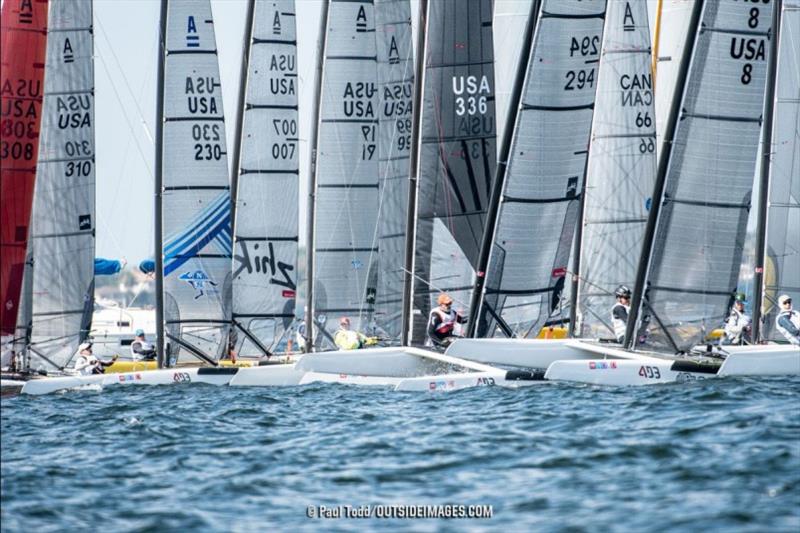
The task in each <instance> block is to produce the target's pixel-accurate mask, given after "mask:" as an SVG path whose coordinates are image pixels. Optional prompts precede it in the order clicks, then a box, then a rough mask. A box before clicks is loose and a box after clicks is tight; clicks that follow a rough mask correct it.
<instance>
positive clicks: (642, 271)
mask: <svg viewBox="0 0 800 533" xmlns="http://www.w3.org/2000/svg"><path fill="white" fill-rule="evenodd" d="M704 3H705V2H704V0H697V1H696V2H695V3H694V5H693V7H692V16H691V19H690V21H689V30H688V31H687V33H686V44H685V45H684V48H683V56H682V57H681V65H680V69H679V71H678V80H677V84H676V87H679V88H680V93H679V95H678V96H677V97H675V98H673V99H672V107H671V108H670V113H669V119H668V121H667V127H666V129H665V132H664V142H663V146H664V148H663V151H662V152H661V155H660V159H659V161H658V170H657V173H656V183H655V186H654V189H653V196H652V198H653V200H652V203H651V207H650V214H649V215H648V217H647V227H646V228H645V231H644V243H642V253H641V255H640V256H639V266H638V268H637V272H636V284H635V285H634V288H633V299H632V301H631V312H630V315H629V316H628V324H627V328H626V330H625V347H626V348H628V349H632V348H633V346H634V343H635V339H636V323H637V322H638V320H639V314H640V311H641V309H640V308H641V305H642V301H643V295H644V291H645V282H646V281H647V280H646V279H645V278H646V277H647V269H648V267H649V264H650V255H651V253H652V251H653V241H654V238H655V231H656V228H657V227H658V215H659V213H660V211H661V204H662V199H663V197H664V189H665V186H666V181H667V170H668V168H669V158H670V154H671V153H672V143H673V141H674V139H675V129H676V127H677V125H678V117H679V115H680V112H681V104H682V102H683V93H684V90H685V85H686V79H687V77H688V75H689V65H690V63H691V59H692V54H693V51H694V46H695V42H696V40H697V31H698V25H699V23H700V14H701V13H702V11H703V5H704Z"/></svg>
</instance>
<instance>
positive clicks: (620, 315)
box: [611, 285, 631, 344]
mask: <svg viewBox="0 0 800 533" xmlns="http://www.w3.org/2000/svg"><path fill="white" fill-rule="evenodd" d="M614 295H615V296H616V297H617V302H616V303H615V304H614V306H613V307H612V308H611V325H612V326H613V327H614V337H616V339H617V342H618V343H620V344H622V343H623V342H625V330H626V329H627V328H628V314H630V312H631V290H630V289H629V288H628V287H626V286H625V285H620V286H619V287H617V290H616V291H615V292H614Z"/></svg>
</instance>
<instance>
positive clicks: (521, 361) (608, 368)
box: [446, 339, 800, 386]
mask: <svg viewBox="0 0 800 533" xmlns="http://www.w3.org/2000/svg"><path fill="white" fill-rule="evenodd" d="M725 350H726V351H727V352H728V355H727V358H726V359H725V360H724V361H722V360H721V359H720V360H713V359H711V360H708V359H702V358H700V359H694V358H682V359H676V358H672V357H665V356H661V355H659V354H653V353H640V352H631V351H628V350H625V349H623V348H621V347H619V346H617V345H614V344H603V343H598V342H596V341H590V340H575V339H460V340H457V341H456V342H454V343H453V344H452V345H451V347H450V348H449V349H448V350H447V352H446V353H447V354H448V355H454V356H457V357H461V358H464V359H468V360H472V361H480V362H481V363H488V364H493V365H503V366H515V367H525V368H546V369H547V372H546V373H545V376H544V378H545V379H546V380H554V381H574V382H580V383H589V384H594V385H611V386H621V385H653V384H658V383H670V382H676V381H677V382H681V381H694V380H697V379H706V378H710V377H723V376H778V375H800V348H797V347H793V346H788V345H758V346H726V347H725ZM697 361H703V363H702V364H698V363H697ZM612 362H613V364H612Z"/></svg>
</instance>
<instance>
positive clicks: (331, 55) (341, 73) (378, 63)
mask: <svg viewBox="0 0 800 533" xmlns="http://www.w3.org/2000/svg"><path fill="white" fill-rule="evenodd" d="M487 6H488V7H489V8H490V7H491V2H486V1H484V0H476V1H474V2H471V4H470V10H471V12H472V13H481V15H482V17H483V16H487V13H488V16H489V17H491V9H489V10H488V12H487V11H486V8H487ZM455 7H456V2H436V3H435V4H432V5H431V9H430V11H429V10H428V5H427V2H421V4H420V13H421V17H420V20H424V21H427V24H428V28H427V30H428V32H430V31H431V29H430V27H434V28H441V27H444V25H445V24H447V23H449V22H448V21H450V20H452V19H451V18H450V17H449V14H452V13H454V10H455ZM323 15H324V16H323V28H324V29H323V36H324V37H323V42H322V43H321V46H320V49H321V56H320V58H321V61H322V63H321V68H320V71H319V72H318V75H320V73H321V74H322V78H321V79H320V80H318V83H319V86H318V90H319V91H320V92H321V95H320V98H319V99H318V100H319V101H320V106H321V108H320V113H319V114H320V121H319V128H318V129H319V151H318V152H316V151H315V152H313V153H315V159H314V160H313V161H312V168H315V169H316V170H312V191H316V193H315V194H314V195H312V198H313V200H314V202H313V203H312V205H311V213H312V217H311V220H312V223H311V224H310V226H311V227H312V228H315V229H316V232H315V233H314V234H313V235H312V236H313V239H311V242H312V243H313V244H311V245H310V248H313V253H312V254H311V255H310V262H309V269H308V271H309V272H310V273H311V276H310V277H311V279H310V280H309V294H310V295H311V297H310V298H309V310H308V312H307V316H314V317H315V320H314V326H313V327H314V329H318V330H319V333H317V334H316V338H317V341H316V342H309V343H308V346H314V347H315V349H316V350H319V351H318V352H317V353H308V354H305V355H303V356H302V357H301V358H300V359H299V361H298V362H297V363H296V364H295V365H293V367H292V368H280V367H252V368H241V369H239V371H238V372H237V374H236V375H235V376H234V377H233V379H232V380H231V382H230V385H232V386H263V385H275V384H304V383H310V382H317V381H323V382H336V383H345V384H354V385H382V386H392V387H394V388H395V389H396V390H423V391H428V390H454V389H458V388H463V387H471V386H476V385H490V384H500V385H502V384H507V385H516V384H517V382H515V381H513V380H507V379H506V378H507V377H509V376H507V373H506V371H505V370H499V369H495V368H492V367H490V366H487V365H482V364H480V363H474V362H469V361H464V360H460V359H457V358H454V357H449V356H446V355H442V354H438V353H434V352H430V351H428V350H422V349H419V348H412V347H403V346H397V347H383V348H366V349H361V350H354V351H329V350H330V348H331V347H332V331H333V330H332V327H331V325H330V324H329V322H331V319H330V318H329V317H328V315H329V314H331V313H337V314H339V313H342V314H349V315H351V316H353V317H354V318H355V317H358V320H357V321H356V320H354V324H355V325H356V327H358V325H359V324H360V325H361V326H362V327H363V326H364V325H367V324H369V323H370V322H372V321H373V320H374V322H375V323H381V324H382V326H381V327H385V328H386V329H384V331H387V332H388V331H394V332H395V334H396V332H397V331H398V330H399V329H400V326H401V324H402V325H406V324H408V320H407V317H408V314H406V313H403V311H402V310H401V311H399V312H398V311H396V310H397V309H398V304H399V303H402V302H404V301H407V300H403V299H402V298H398V297H399V296H401V295H402V292H401V290H400V289H401V288H402V287H404V286H405V285H404V284H405V278H406V275H404V273H402V272H398V271H397V270H398V268H397V265H396V264H395V265H392V264H391V262H392V261H397V259H398V258H399V257H401V256H402V254H401V252H405V253H408V252H407V251H406V250H408V248H407V247H406V246H403V247H402V248H403V249H402V250H401V245H400V242H401V241H402V240H403V236H402V235H397V232H398V231H399V230H400V228H401V227H402V220H403V215H404V213H402V214H401V213H399V212H398V211H400V210H399V209H398V205H397V204H400V205H402V204H403V203H404V202H403V199H402V197H401V198H388V197H387V196H386V195H390V194H398V193H401V192H402V185H403V184H404V181H405V180H404V178H405V177H406V176H403V175H402V172H403V170H402V169H403V168H406V169H408V168H409V158H410V160H411V161H412V162H413V161H414V160H415V154H414V149H413V146H414V141H413V137H414V134H413V133H412V130H413V131H418V130H414V128H412V127H411V126H412V124H411V123H412V122H417V121H419V120H420V117H419V115H418V114H417V113H418V111H414V113H415V114H414V120H413V121H412V120H409V119H408V117H407V115H408V113H409V111H410V105H411V101H410V100H411V99H410V94H409V90H410V87H409V86H410V85H411V80H412V73H411V72H410V69H409V66H408V62H409V61H410V58H411V42H410V40H411V31H410V7H409V2H408V0H380V1H376V2H375V3H374V9H373V6H370V5H368V4H360V3H353V2H340V1H336V0H332V1H331V2H329V3H328V4H326V5H325V6H324V11H323ZM480 20H483V19H482V18H481V19H480ZM480 20H479V19H475V21H473V22H475V26H474V27H473V28H472V30H475V31H478V32H479V33H480V32H482V31H486V30H485V28H486V27H487V26H486V25H485V24H478V22H479V21H480ZM462 22H463V21H462ZM376 24H377V28H376ZM376 29H377V31H375V30H376ZM426 33H427V32H426V31H424V29H423V28H420V38H421V39H422V40H421V41H420V42H421V43H423V44H421V45H420V47H419V49H423V48H425V49H426V53H427V57H428V58H429V59H428V61H426V62H425V63H424V65H427V67H428V70H431V71H432V72H437V71H441V70H442V69H443V68H444V69H451V68H452V67H448V66H447V65H446V64H444V65H440V64H437V61H438V58H439V55H437V54H438V53H437V52H436V48H427V47H425V44H424V43H425V40H424V36H425V35H426ZM439 33H440V32H439V31H438V30H437V32H436V34H437V35H438V34H439ZM376 35H377V36H378V41H379V43H378V44H377V46H376V45H375V36H376ZM456 38H457V39H461V38H462V36H458V37H456ZM353 42H356V43H357V44H358V46H357V47H356V48H352V47H353V46H354V44H353ZM459 42H462V44H463V41H459ZM430 46H432V47H438V46H443V47H444V48H448V47H447V45H444V44H442V43H435V44H432V45H430ZM462 48H463V47H462ZM448 49H449V48H448ZM453 49H454V50H456V55H461V54H463V55H464V57H469V55H467V52H466V51H462V50H460V49H459V47H457V46H456V47H453ZM354 52H357V53H354ZM433 58H437V61H434V60H433ZM404 63H405V64H404ZM478 63H480V61H478ZM323 66H324V67H326V68H324V69H323V68H322V67H323ZM422 68H423V64H418V66H417V73H416V74H415V75H414V77H416V79H421V78H422ZM480 68H483V69H485V68H486V67H485V66H482V67H480ZM425 76H426V77H428V79H430V80H431V81H430V82H429V86H426V88H425V91H427V93H428V96H427V98H428V101H429V102H430V104H429V105H430V106H431V108H430V112H431V113H432V116H431V117H429V118H428V120H429V121H430V126H428V127H429V129H430V130H431V131H432V130H433V120H434V117H435V116H439V113H443V116H444V112H443V111H441V110H439V109H437V108H435V107H433V103H434V102H435V101H438V98H439V97H440V96H441V92H442V87H443V86H445V85H447V87H449V82H448V84H445V83H444V82H443V81H442V78H441V76H440V75H438V74H437V75H433V74H429V73H426V74H425ZM359 84H360V85H359ZM354 87H362V88H363V91H362V92H361V93H359V92H358V90H357V89H354ZM417 87H418V88H419V85H417ZM326 93H327V94H326ZM419 97H420V95H419V93H417V94H416V98H417V100H416V101H419ZM398 100H399V102H398ZM465 101H466V100H465ZM476 102H477V100H476ZM484 104H485V102H484ZM454 105H455V102H454V101H451V102H450V106H451V107H452V106H454ZM476 105H477V103H476ZM348 109H351V110H353V113H355V114H358V110H359V109H360V110H362V113H363V115H364V116H355V117H352V116H350V115H349V114H348ZM414 109H415V110H419V109H420V107H419V106H418V105H414ZM370 110H372V111H370ZM376 129H377V130H379V131H377V132H376ZM423 135H424V134H423ZM431 135H433V134H432V133H431ZM431 138H433V137H431ZM479 142H480V141H479ZM455 143H456V145H458V146H460V144H461V143H462V141H460V140H456V141H455ZM409 152H410V154H409ZM435 153H436V152H433V155H435ZM459 153H461V152H459ZM437 157H438V156H437ZM457 157H458V159H463V158H462V157H461V156H460V155H457ZM412 164H413V163H412ZM367 171H369V172H367ZM376 177H377V180H378V181H377V182H376V181H375V180H376ZM438 177H440V178H441V177H443V176H441V175H438ZM432 178H433V176H432V175H428V176H425V179H429V180H430V179H432ZM420 179H422V177H421V178H420ZM337 180H338V181H337ZM412 183H414V182H413V181H412ZM412 190H413V194H409V205H413V202H412V200H411V199H412V198H413V197H414V196H415V194H416V190H414V189H412ZM410 192H411V191H410ZM369 202H373V203H374V204H375V205H369ZM383 202H397V204H390V205H386V204H384V203H383ZM354 205H359V209H358V210H354V211H350V212H347V211H345V212H339V210H338V209H334V208H335V207H336V208H339V207H341V206H345V207H346V206H354ZM375 207H378V209H379V210H380V211H381V212H382V213H384V211H383V210H384V208H386V212H387V219H385V220H383V222H381V224H382V225H381V226H379V225H378V221H377V219H375V218H374V217H376V216H377V212H375V211H373V209H374V208H375ZM362 208H363V209H362ZM409 212H411V209H410V208H409ZM384 228H385V229H384ZM405 239H409V237H408V236H407V235H406V236H405ZM406 242H407V241H406ZM381 247H384V248H383V249H382V248H381ZM411 250H412V251H413V248H411ZM376 254H377V256H378V260H377V265H380V264H383V265H388V269H387V268H383V267H381V268H378V269H377V272H375V274H374V275H371V274H370V272H371V271H374V270H375V266H376V265H373V266H371V267H368V265H370V264H371V263H372V262H375V257H374V256H375V255H376ZM381 254H384V256H381ZM384 275H386V276H388V277H387V278H384ZM401 280H402V283H401ZM378 287H380V289H378ZM372 291H374V292H372ZM372 298H376V302H377V304H378V307H377V308H378V309H381V310H382V313H381V315H382V316H381V317H380V318H378V317H374V316H371V315H373V314H374V312H375V310H376V307H375V306H374V303H373V301H372ZM398 300H399V301H398ZM387 309H394V310H395V311H385V310H387ZM384 313H385V314H384ZM400 313H403V314H404V316H405V317H406V318H403V319H402V321H400V320H399V319H400V318H401V317H400V316H399V315H400ZM398 322H399V323H398ZM309 329H310V328H309ZM298 372H300V375H299V379H298V374H297V373H298Z"/></svg>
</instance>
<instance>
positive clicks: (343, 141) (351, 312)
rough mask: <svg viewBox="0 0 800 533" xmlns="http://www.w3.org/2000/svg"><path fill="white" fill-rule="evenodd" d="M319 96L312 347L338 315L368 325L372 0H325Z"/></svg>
mask: <svg viewBox="0 0 800 533" xmlns="http://www.w3.org/2000/svg"><path fill="white" fill-rule="evenodd" d="M325 31H326V36H325V39H326V44H325V55H324V66H323V73H322V76H323V78H322V92H321V96H320V102H319V124H318V131H319V133H318V135H319V140H318V146H317V160H316V186H315V189H314V193H315V195H314V204H313V209H314V214H313V218H314V226H313V228H312V231H313V249H312V250H311V253H312V254H313V264H314V270H313V272H311V273H310V279H311V280H312V282H313V284H314V285H313V291H312V295H313V296H312V307H313V316H314V320H315V322H316V324H317V327H316V328H315V331H316V332H317V333H316V334H315V336H314V338H315V346H316V347H317V348H318V349H331V348H334V345H333V342H332V340H333V338H332V334H333V332H334V331H335V330H336V327H337V322H338V318H339V317H341V316H347V317H349V318H350V320H351V323H352V328H353V329H356V330H360V331H363V330H366V328H367V327H368V326H369V324H370V321H371V320H372V314H373V311H374V301H375V274H376V271H375V268H376V267H377V254H376V252H377V231H378V230H377V220H378V219H377V216H378V181H379V179H378V159H379V156H380V155H379V153H378V87H377V51H376V43H375V14H374V7H373V4H372V1H371V0H369V1H366V0H365V1H357V2H353V1H348V0H330V6H329V10H328V20H327V26H326V30H325Z"/></svg>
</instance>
